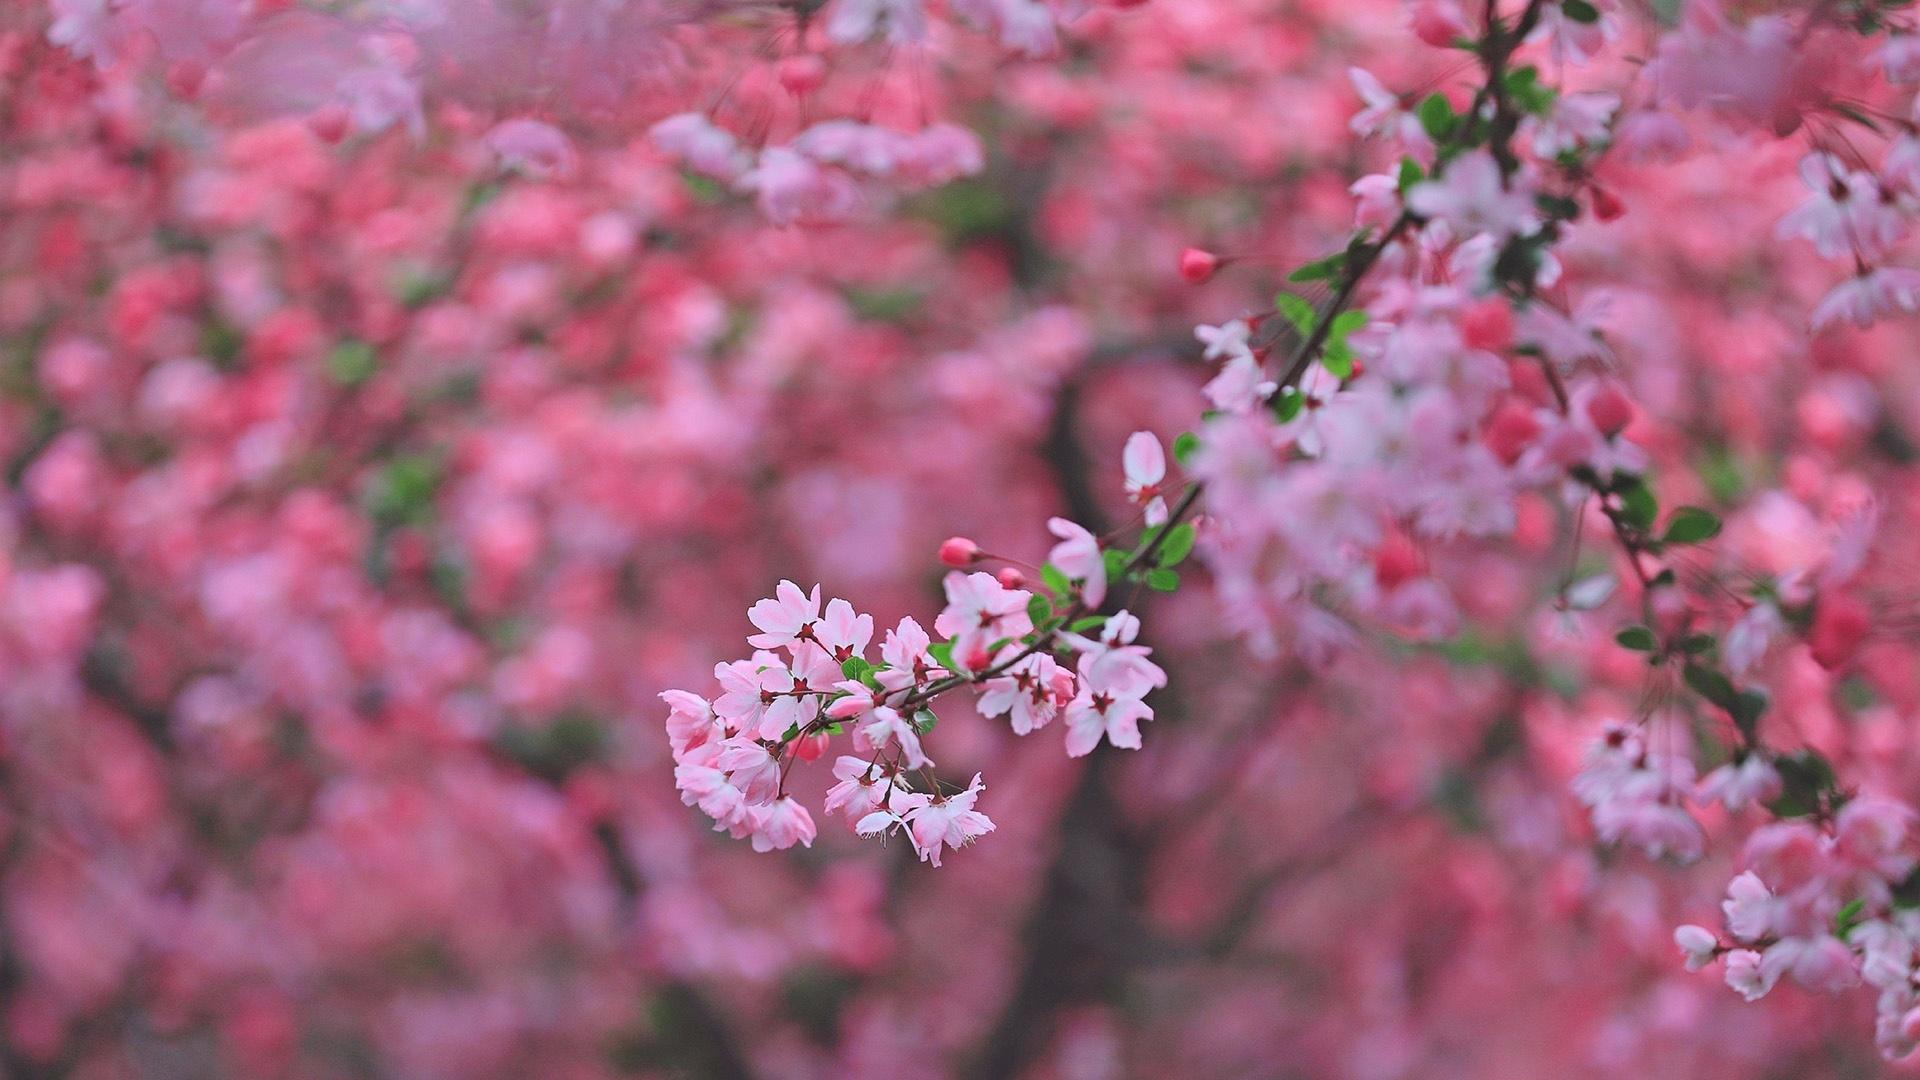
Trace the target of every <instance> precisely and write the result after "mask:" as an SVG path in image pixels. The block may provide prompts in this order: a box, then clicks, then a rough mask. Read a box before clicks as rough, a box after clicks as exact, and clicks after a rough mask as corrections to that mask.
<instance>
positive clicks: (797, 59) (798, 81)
mask: <svg viewBox="0 0 1920 1080" xmlns="http://www.w3.org/2000/svg"><path fill="white" fill-rule="evenodd" d="M777 70H778V76H779V79H780V85H781V86H784V87H786V88H787V93H789V94H792V95H793V96H794V97H805V96H806V95H808V94H811V93H813V92H814V91H815V90H818V89H819V88H820V84H821V83H823V82H825V81H827V63H826V61H824V60H822V59H820V58H819V57H818V56H814V55H812V54H808V55H805V56H789V57H787V58H786V59H784V60H782V61H780V65H779V68H778V69H777Z"/></svg>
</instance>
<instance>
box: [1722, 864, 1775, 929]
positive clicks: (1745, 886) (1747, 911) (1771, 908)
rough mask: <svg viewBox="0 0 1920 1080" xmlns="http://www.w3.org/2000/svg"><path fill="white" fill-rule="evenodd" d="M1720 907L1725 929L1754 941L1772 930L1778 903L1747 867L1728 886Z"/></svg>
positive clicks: (1763, 883) (1769, 890)
mask: <svg viewBox="0 0 1920 1080" xmlns="http://www.w3.org/2000/svg"><path fill="white" fill-rule="evenodd" d="M1720 910H1721V911H1723V912H1725V913H1726V916H1727V929H1728V931H1730V932H1731V933H1732V934H1733V936H1734V937H1736V938H1738V939H1740V940H1741V941H1746V942H1753V941H1759V940H1760V939H1761V938H1764V937H1766V936H1768V935H1769V934H1771V933H1773V931H1774V926H1775V919H1776V914H1777V912H1778V911H1779V903H1778V901H1776V900H1775V899H1774V895H1773V890H1771V889H1769V888H1767V886H1766V883H1765V882H1763V881H1761V880H1760V875H1758V874H1756V873H1754V872H1753V871H1751V870H1748V871H1746V872H1744V873H1742V874H1741V875H1740V876H1739V877H1736V878H1734V879H1733V881H1732V882H1730V883H1729V884H1728V885H1727V898H1726V899H1725V900H1723V901H1721V902H1720Z"/></svg>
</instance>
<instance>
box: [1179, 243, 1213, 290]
mask: <svg viewBox="0 0 1920 1080" xmlns="http://www.w3.org/2000/svg"><path fill="white" fill-rule="evenodd" d="M1219 269H1220V256H1218V255H1215V254H1214V253H1213V252H1211V251H1203V250H1201V249H1200V248H1191V247H1190V248H1188V249H1187V250H1185V251H1183V252H1181V253H1180V276H1181V277H1183V278H1185V279H1186V280H1187V281H1188V282H1189V283H1190V284H1194V285H1204V284H1206V283H1207V282H1208V281H1209V280H1211V279H1212V277H1213V275H1214V272H1215V271H1217V270H1219Z"/></svg>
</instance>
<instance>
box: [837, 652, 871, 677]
mask: <svg viewBox="0 0 1920 1080" xmlns="http://www.w3.org/2000/svg"><path fill="white" fill-rule="evenodd" d="M872 670H873V665H872V664H869V663H868V662H866V661H865V660H863V659H861V658H860V657H858V656H849V657H847V658H846V659H845V660H842V661H840V674H842V675H845V676H846V677H847V678H849V679H864V678H866V676H867V673H868V672H869V671H872Z"/></svg>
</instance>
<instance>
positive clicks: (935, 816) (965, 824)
mask: <svg viewBox="0 0 1920 1080" xmlns="http://www.w3.org/2000/svg"><path fill="white" fill-rule="evenodd" d="M985 790H986V785H985V784H984V783H982V782H981V780H980V774H979V773H975V774H973V782H972V783H970V784H968V785H967V789H966V790H965V791H962V792H959V793H957V794H954V795H947V796H940V795H935V796H933V797H932V798H929V799H926V800H925V801H923V802H919V805H917V806H914V807H912V808H910V809H908V810H907V811H906V812H905V813H904V814H902V815H901V819H902V820H903V821H904V823H905V825H906V830H907V836H908V837H909V838H910V839H911V840H912V841H913V850H914V853H915V854H917V855H919V856H920V860H921V861H922V862H925V863H928V864H930V865H932V866H939V865H940V853H941V851H942V850H944V849H948V848H952V849H959V848H962V847H965V846H966V845H967V844H970V843H972V842H973V841H974V840H976V839H978V838H980V837H982V836H985V835H986V834H988V833H990V832H992V831H993V821H992V819H991V818H989V817H987V815H985V814H983V813H981V812H980V811H978V810H975V809H974V808H973V805H974V802H975V801H976V800H978V799H979V798H980V793H981V792H983V791H985Z"/></svg>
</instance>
